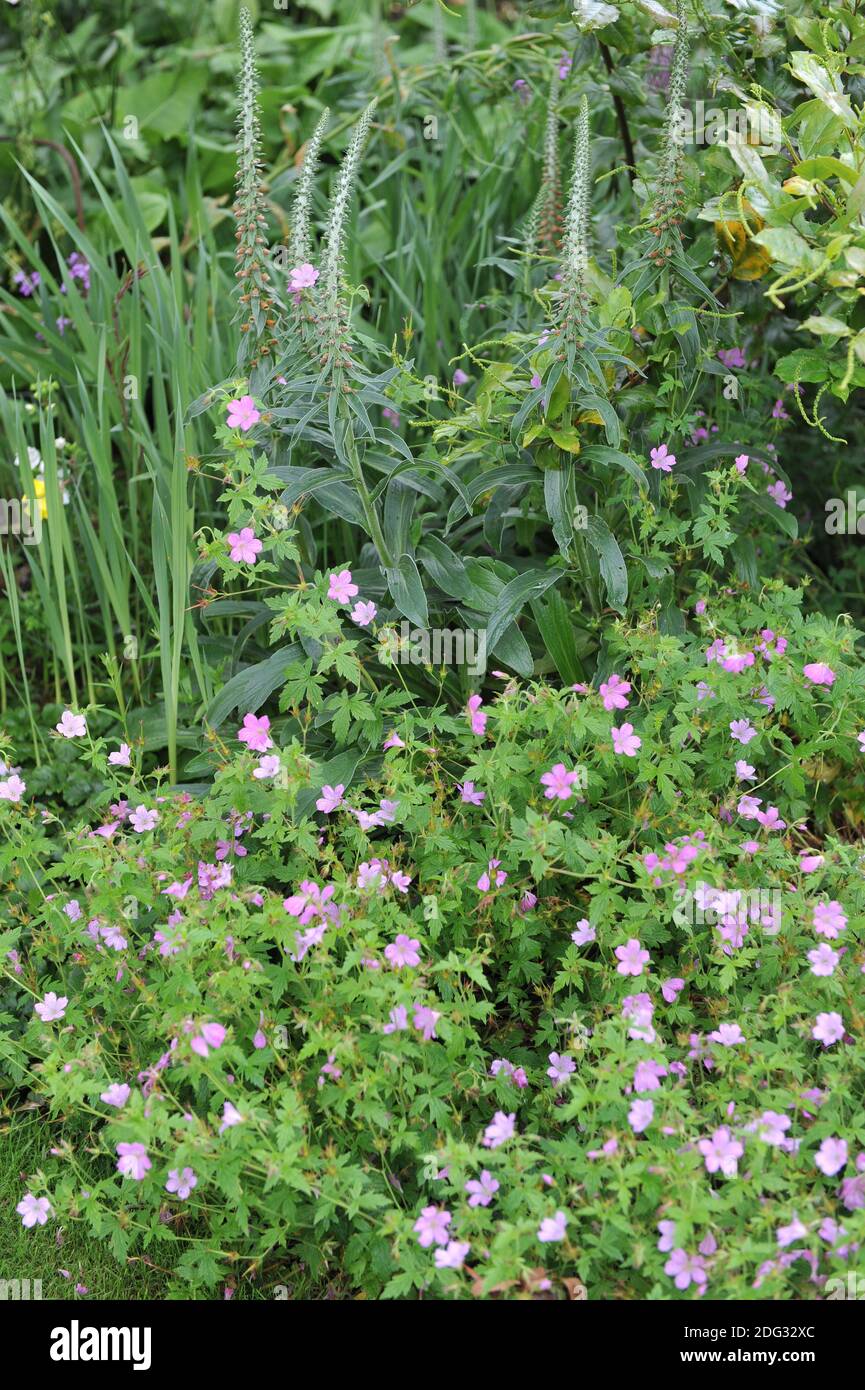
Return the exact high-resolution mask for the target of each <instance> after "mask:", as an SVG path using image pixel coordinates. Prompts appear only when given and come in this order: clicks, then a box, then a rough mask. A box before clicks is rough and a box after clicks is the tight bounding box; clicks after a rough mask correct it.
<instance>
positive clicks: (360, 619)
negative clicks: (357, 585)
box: [351, 603, 378, 627]
mask: <svg viewBox="0 0 865 1390" xmlns="http://www.w3.org/2000/svg"><path fill="white" fill-rule="evenodd" d="M377 612H378V609H377V608H376V606H375V604H374V603H356V604H355V605H354V608H353V609H352V610H351V620H352V622H353V623H357V625H358V627H369V625H370V623H371V622H373V621H374V619H375V615H376V613H377Z"/></svg>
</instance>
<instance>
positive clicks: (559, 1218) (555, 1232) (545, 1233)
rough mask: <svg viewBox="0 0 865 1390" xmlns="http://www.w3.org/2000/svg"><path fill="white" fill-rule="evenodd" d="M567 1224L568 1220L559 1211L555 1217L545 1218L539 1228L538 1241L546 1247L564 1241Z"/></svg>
mask: <svg viewBox="0 0 865 1390" xmlns="http://www.w3.org/2000/svg"><path fill="white" fill-rule="evenodd" d="M567 1224H568V1218H567V1216H566V1214H565V1213H564V1212H563V1211H557V1212H556V1214H555V1216H545V1217H544V1219H543V1221H542V1222H541V1224H540V1226H539V1227H538V1240H539V1241H541V1242H542V1243H543V1244H544V1245H549V1244H551V1243H552V1242H554V1241H560V1240H564V1238H565V1227H566V1226H567Z"/></svg>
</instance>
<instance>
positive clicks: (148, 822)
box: [129, 806, 159, 835]
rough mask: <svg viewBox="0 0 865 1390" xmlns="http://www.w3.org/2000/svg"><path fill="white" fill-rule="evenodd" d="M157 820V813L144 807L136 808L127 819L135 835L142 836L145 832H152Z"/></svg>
mask: <svg viewBox="0 0 865 1390" xmlns="http://www.w3.org/2000/svg"><path fill="white" fill-rule="evenodd" d="M158 820H159V812H158V811H148V809H147V807H146V806H136V808H135V810H134V811H133V812H132V814H131V815H130V817H129V824H130V825H131V826H132V829H133V830H134V831H136V833H137V834H139V835H143V834H144V832H145V830H152V829H153V827H154V826H155V825H156V822H157V821H158Z"/></svg>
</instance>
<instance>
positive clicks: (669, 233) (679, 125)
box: [649, 0, 691, 261]
mask: <svg viewBox="0 0 865 1390" xmlns="http://www.w3.org/2000/svg"><path fill="white" fill-rule="evenodd" d="M676 13H677V18H678V27H677V29H676V41H675V44H674V47H673V61H672V65H671V68H670V86H669V90H668V92H667V114H666V120H665V123H664V148H663V151H662V153H661V162H660V166H659V169H658V183H657V188H656V190H655V204H654V208H653V211H652V222H651V228H652V235H653V236H655V237H657V238H658V245H657V246H656V247H655V249H654V250H653V251H651V252H650V253H649V254H650V255H651V257H652V259H653V260H656V261H663V260H665V259H666V258H667V257H669V256H671V255H673V252H674V251H675V250H676V248H677V247H678V246H679V245H680V244H681V233H680V231H679V228H680V226H681V222H682V217H683V214H684V199H685V187H684V158H685V89H686V85H687V81H688V58H689V56H690V49H691V41H690V35H689V33H688V24H687V19H686V16H685V6H684V0H679V3H678V6H677V11H676Z"/></svg>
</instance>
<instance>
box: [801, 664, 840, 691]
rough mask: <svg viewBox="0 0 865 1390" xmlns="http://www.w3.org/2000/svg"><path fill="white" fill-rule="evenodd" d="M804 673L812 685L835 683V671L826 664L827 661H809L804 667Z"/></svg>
mask: <svg viewBox="0 0 865 1390" xmlns="http://www.w3.org/2000/svg"><path fill="white" fill-rule="evenodd" d="M802 675H803V676H804V677H805V679H806V681H810V682H811V684H812V685H834V683H835V672H834V671H833V670H832V667H831V666H827V665H826V663H825V661H809V663H808V665H807V666H803V667H802Z"/></svg>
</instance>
